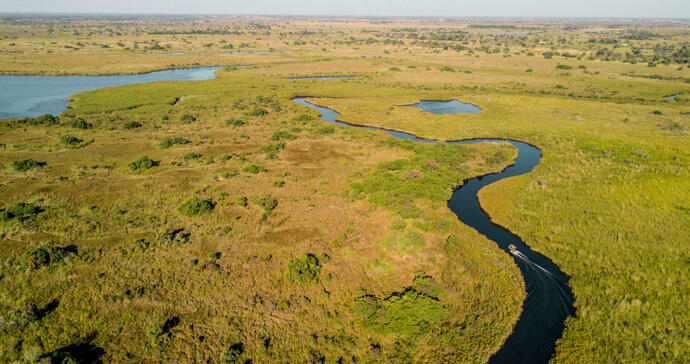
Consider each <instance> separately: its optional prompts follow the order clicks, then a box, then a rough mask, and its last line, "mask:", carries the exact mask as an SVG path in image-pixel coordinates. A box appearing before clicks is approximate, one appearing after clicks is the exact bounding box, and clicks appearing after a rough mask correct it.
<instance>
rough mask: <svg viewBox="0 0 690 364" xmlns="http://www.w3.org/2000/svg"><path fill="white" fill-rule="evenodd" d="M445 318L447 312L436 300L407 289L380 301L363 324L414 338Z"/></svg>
mask: <svg viewBox="0 0 690 364" xmlns="http://www.w3.org/2000/svg"><path fill="white" fill-rule="evenodd" d="M448 318H449V315H448V312H447V311H446V309H445V308H444V307H443V304H441V302H440V301H438V300H437V299H434V298H432V297H429V296H427V295H425V294H421V293H419V292H417V291H415V290H414V289H407V290H406V291H405V292H403V293H401V294H393V295H391V296H390V297H388V298H386V299H385V300H383V302H381V305H380V308H379V310H377V312H376V314H375V315H373V316H372V317H369V319H368V322H367V324H368V325H369V326H371V327H372V328H374V329H375V330H376V331H378V332H381V333H384V334H389V333H394V334H403V335H406V336H411V337H415V336H419V335H421V334H424V333H427V332H429V331H430V330H431V328H432V327H435V326H439V325H441V324H442V323H444V322H446V321H448Z"/></svg>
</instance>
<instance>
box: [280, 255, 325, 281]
mask: <svg viewBox="0 0 690 364" xmlns="http://www.w3.org/2000/svg"><path fill="white" fill-rule="evenodd" d="M319 273H321V264H320V263H319V259H318V258H316V256H314V255H313V254H305V255H301V256H299V257H297V258H295V259H293V260H291V261H289V262H288V264H287V269H286V270H285V278H287V279H288V280H289V281H293V282H298V283H309V282H311V281H313V280H315V279H316V278H318V276H319Z"/></svg>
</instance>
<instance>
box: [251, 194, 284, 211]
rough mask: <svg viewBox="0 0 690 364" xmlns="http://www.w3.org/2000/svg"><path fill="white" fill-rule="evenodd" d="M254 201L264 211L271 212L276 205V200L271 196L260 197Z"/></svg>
mask: <svg viewBox="0 0 690 364" xmlns="http://www.w3.org/2000/svg"><path fill="white" fill-rule="evenodd" d="M254 203H255V204H256V205H258V206H260V207H261V208H262V209H264V210H265V211H266V212H271V211H273V209H275V208H276V207H278V200H276V199H274V198H271V197H261V198H258V199H256V200H254Z"/></svg>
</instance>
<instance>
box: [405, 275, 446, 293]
mask: <svg viewBox="0 0 690 364" xmlns="http://www.w3.org/2000/svg"><path fill="white" fill-rule="evenodd" d="M412 288H413V289H414V290H415V291H417V292H419V293H423V294H425V295H427V296H429V297H433V298H438V297H439V296H440V295H441V294H442V293H443V286H441V285H440V284H439V283H438V282H437V281H436V279H434V277H432V276H429V275H425V274H418V275H417V276H416V277H415V278H414V281H413V282H412Z"/></svg>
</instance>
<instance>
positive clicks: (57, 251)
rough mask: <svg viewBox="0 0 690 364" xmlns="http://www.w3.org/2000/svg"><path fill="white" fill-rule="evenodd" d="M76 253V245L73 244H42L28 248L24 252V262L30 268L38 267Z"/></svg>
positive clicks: (59, 260)
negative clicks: (34, 247) (62, 245)
mask: <svg viewBox="0 0 690 364" xmlns="http://www.w3.org/2000/svg"><path fill="white" fill-rule="evenodd" d="M76 254H77V247H76V246H75V245H68V246H64V247H61V246H42V247H40V248H36V249H32V250H29V251H28V252H27V253H26V264H27V265H28V266H29V268H31V269H38V268H40V267H42V266H46V265H49V264H51V263H52V264H56V263H59V262H61V261H63V260H64V259H65V258H68V257H72V256H75V255H76Z"/></svg>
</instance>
